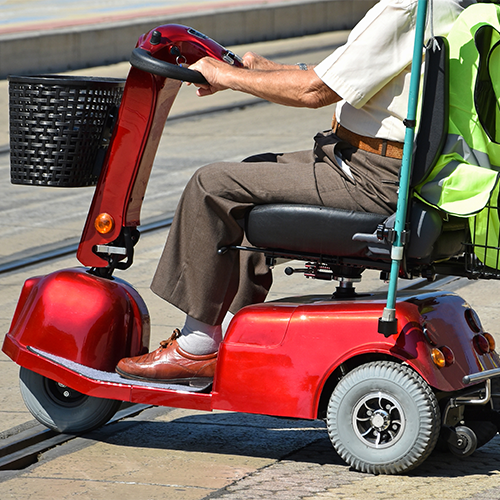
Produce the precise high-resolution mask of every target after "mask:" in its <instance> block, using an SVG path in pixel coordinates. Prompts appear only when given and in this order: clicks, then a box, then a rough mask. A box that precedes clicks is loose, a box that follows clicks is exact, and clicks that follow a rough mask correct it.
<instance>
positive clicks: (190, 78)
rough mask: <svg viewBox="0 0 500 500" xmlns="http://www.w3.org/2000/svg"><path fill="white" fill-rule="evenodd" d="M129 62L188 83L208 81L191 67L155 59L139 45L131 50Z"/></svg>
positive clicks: (138, 67)
mask: <svg viewBox="0 0 500 500" xmlns="http://www.w3.org/2000/svg"><path fill="white" fill-rule="evenodd" d="M130 64H131V65H132V66H134V67H135V68H137V69H140V70H142V71H145V72H147V73H153V74H154V75H159V76H164V77H166V78H173V79H174V80H182V81H183V82H190V83H208V82H207V80H206V79H205V77H204V76H203V75H202V74H201V73H200V72H199V71H193V70H192V69H188V68H183V67H182V66H177V65H176V64H172V63H169V62H166V61H162V60H160V59H156V58H155V57H153V56H152V55H151V54H150V53H149V52H148V51H147V50H145V49H141V48H140V47H138V48H136V49H134V50H133V51H132V55H131V57H130Z"/></svg>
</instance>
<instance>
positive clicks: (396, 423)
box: [352, 392, 406, 449]
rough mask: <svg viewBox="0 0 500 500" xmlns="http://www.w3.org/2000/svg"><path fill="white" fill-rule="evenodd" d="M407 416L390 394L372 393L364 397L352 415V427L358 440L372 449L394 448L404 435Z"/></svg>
mask: <svg viewBox="0 0 500 500" xmlns="http://www.w3.org/2000/svg"><path fill="white" fill-rule="evenodd" d="M405 420H406V419H405V415H404V412H403V409H402V408H401V405H400V404H399V403H398V401H397V400H396V399H395V398H394V397H393V396H391V395H390V394H387V393H384V392H372V393H370V394H366V395H365V396H363V397H362V398H361V399H360V400H359V401H358V403H357V404H356V406H355V407H354V411H353V413H352V426H353V429H354V431H355V433H356V435H357V436H358V438H359V439H360V440H361V441H362V442H363V443H364V444H366V445H367V446H369V447H371V448H376V449H381V448H388V447H389V446H393V445H394V444H395V443H397V442H398V441H399V439H400V438H401V436H402V435H403V433H404V428H405Z"/></svg>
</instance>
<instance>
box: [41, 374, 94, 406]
mask: <svg viewBox="0 0 500 500" xmlns="http://www.w3.org/2000/svg"><path fill="white" fill-rule="evenodd" d="M45 388H46V391H47V394H48V395H49V396H50V397H51V399H52V400H53V401H54V402H55V403H57V404H58V405H59V406H66V407H73V406H78V405H80V404H81V403H82V402H83V401H84V400H85V399H87V398H88V396H85V394H82V393H80V392H78V391H75V390H73V389H71V388H69V387H67V386H65V385H64V384H61V383H60V382H54V381H53V380H50V379H45Z"/></svg>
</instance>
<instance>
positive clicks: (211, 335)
mask: <svg viewBox="0 0 500 500" xmlns="http://www.w3.org/2000/svg"><path fill="white" fill-rule="evenodd" d="M221 341H222V327H221V325H215V326H213V325H209V324H207V323H203V322H202V321H198V320H197V319H194V318H192V317H191V316H186V323H185V324H184V326H183V328H182V330H181V336H180V337H179V338H178V339H177V342H178V343H179V346H180V348H181V349H183V350H184V351H186V352H188V353H189V354H194V355H195V356H204V355H206V354H212V353H214V352H217V351H218V350H219V344H220V343H221Z"/></svg>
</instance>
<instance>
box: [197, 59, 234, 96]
mask: <svg viewBox="0 0 500 500" xmlns="http://www.w3.org/2000/svg"><path fill="white" fill-rule="evenodd" d="M231 68H233V66H230V65H229V64H227V63H225V62H223V61H219V60H218V59H214V58H213V57H203V58H202V59H200V60H198V61H196V62H195V63H194V64H191V66H189V69H192V70H194V71H199V72H200V73H201V74H202V75H203V76H204V77H205V80H207V82H208V84H202V83H194V84H193V85H196V86H197V87H198V90H197V91H196V93H197V94H198V95H199V96H200V97H203V96H206V95H212V94H215V93H216V92H219V91H220V90H226V89H227V88H228V87H227V86H225V85H223V84H222V80H223V79H224V74H225V73H227V71H229V70H230V69H231Z"/></svg>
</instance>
